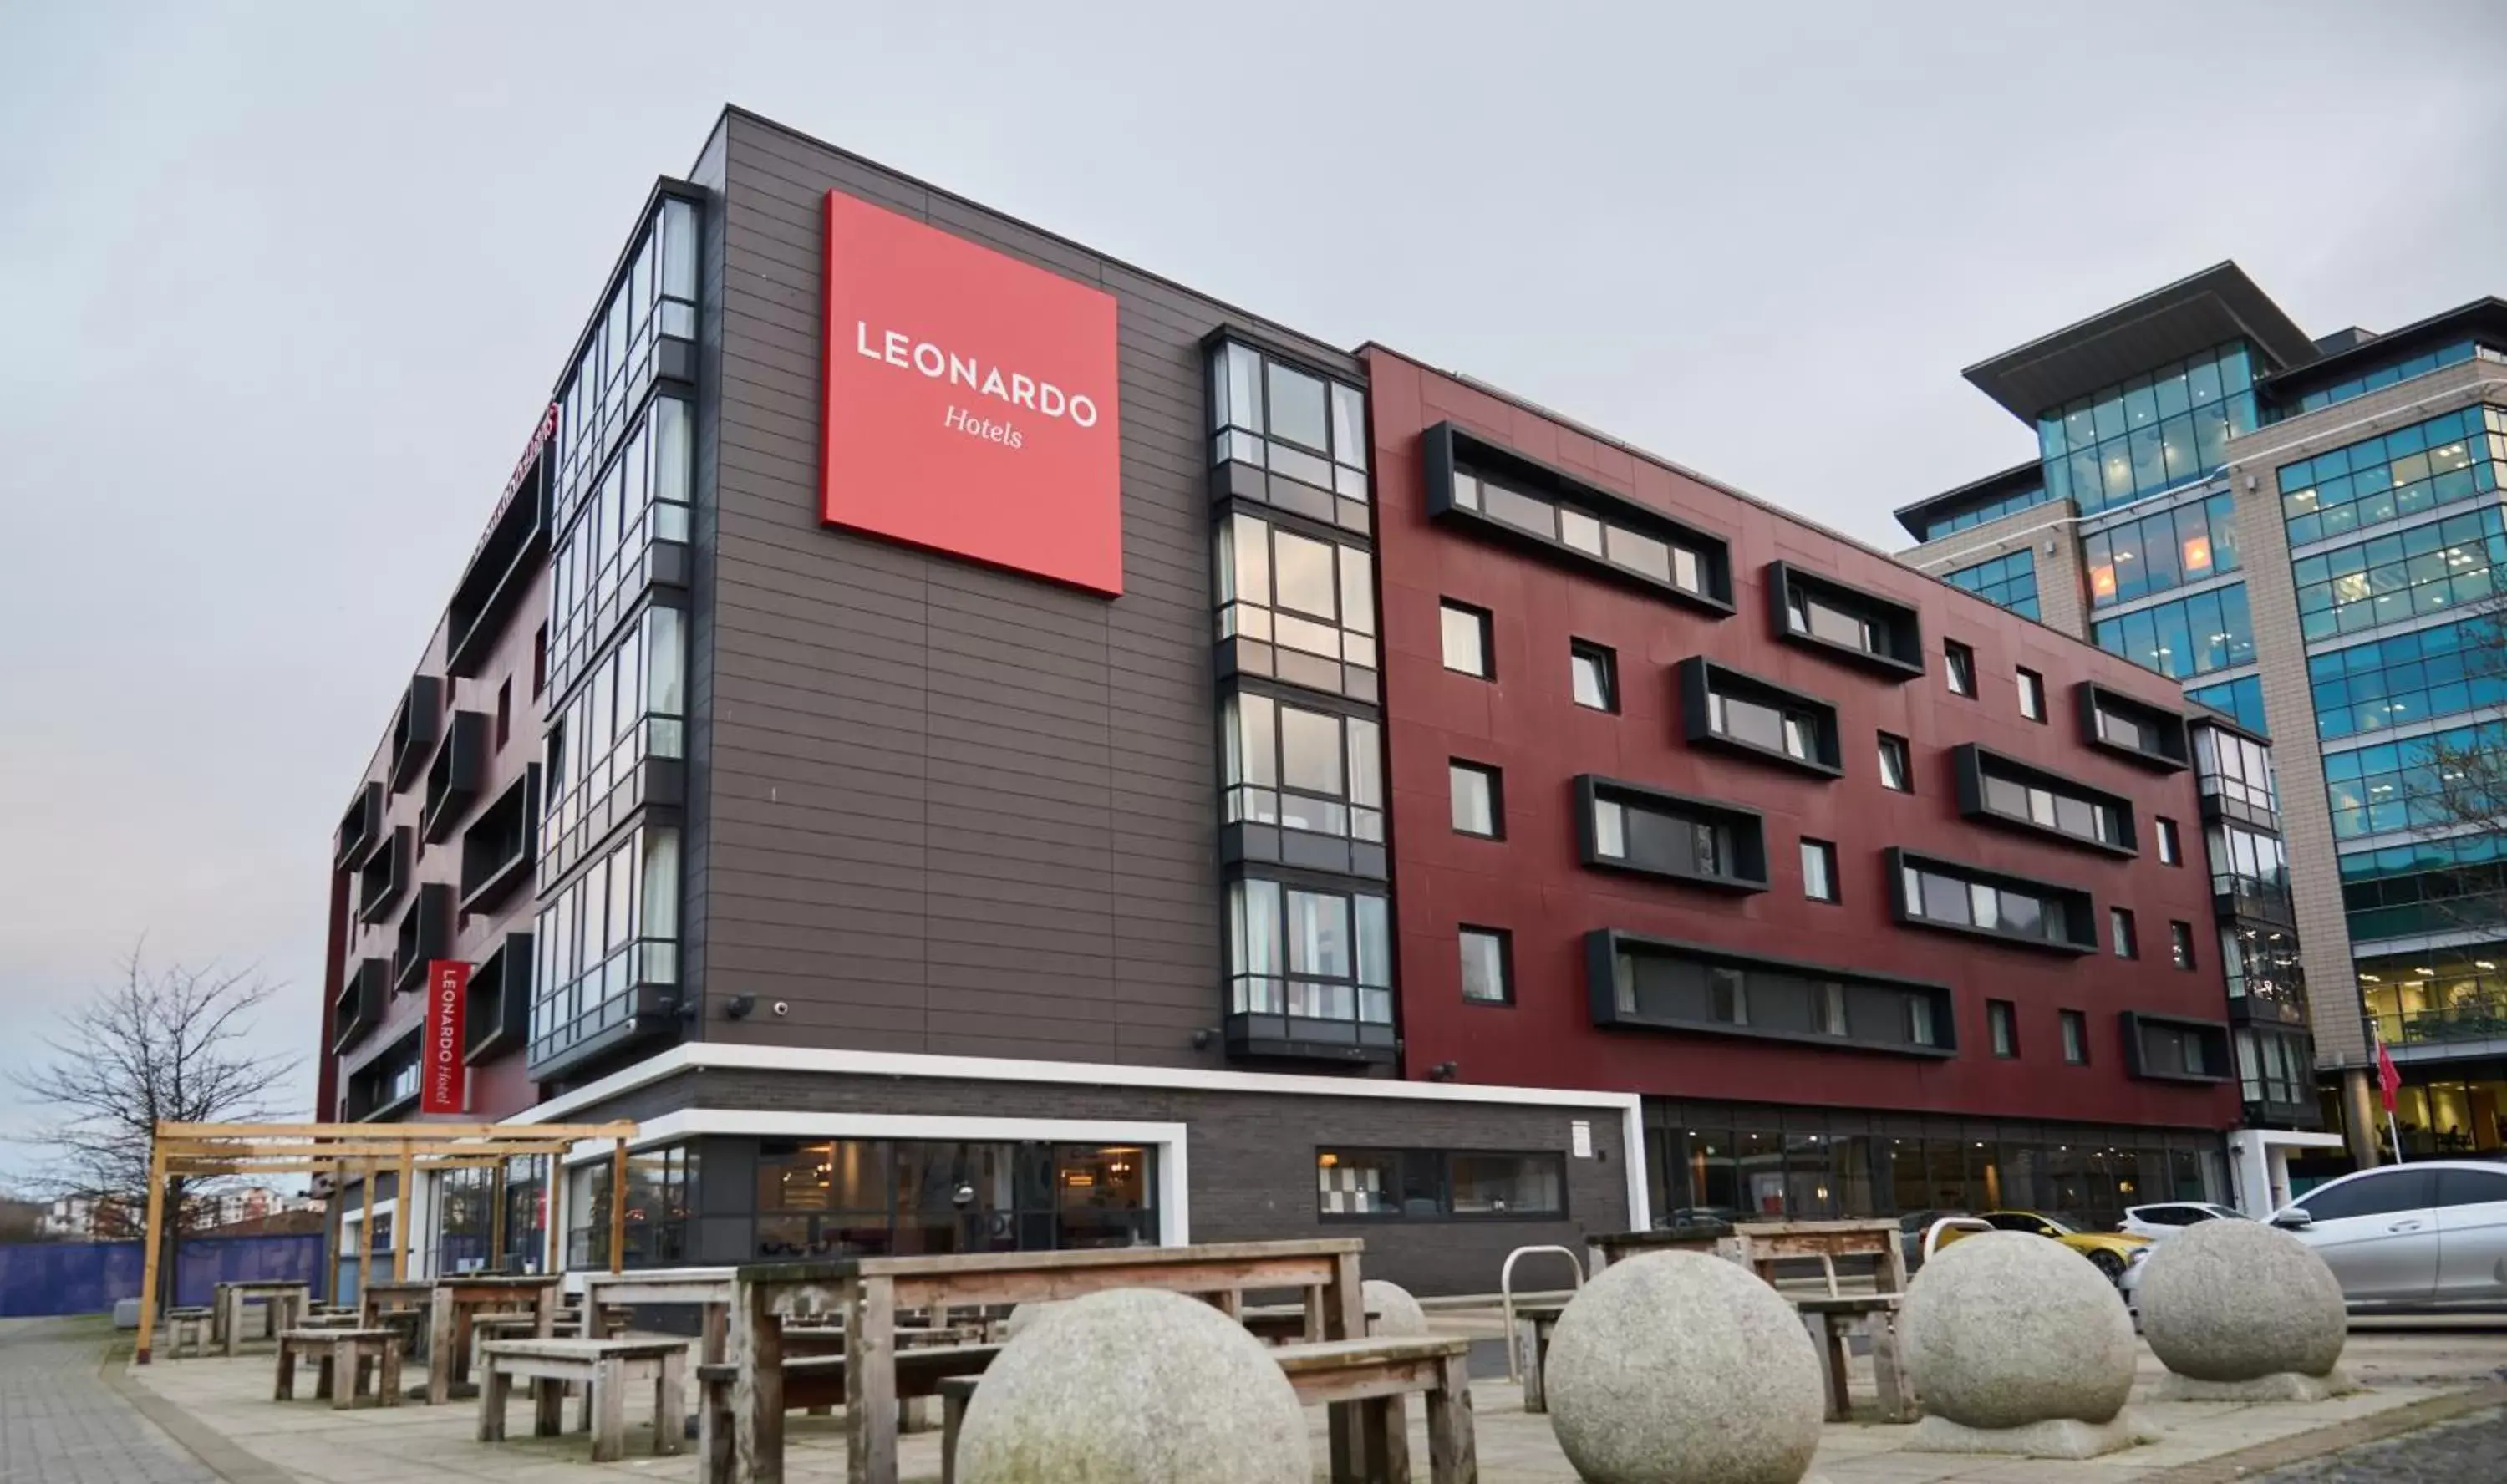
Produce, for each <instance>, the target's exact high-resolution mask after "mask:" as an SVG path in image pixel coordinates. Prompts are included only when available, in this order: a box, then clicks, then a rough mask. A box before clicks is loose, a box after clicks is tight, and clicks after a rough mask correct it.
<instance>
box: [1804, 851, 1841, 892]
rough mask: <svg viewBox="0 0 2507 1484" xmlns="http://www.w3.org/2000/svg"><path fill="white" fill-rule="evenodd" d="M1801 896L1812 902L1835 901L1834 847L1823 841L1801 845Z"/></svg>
mask: <svg viewBox="0 0 2507 1484" xmlns="http://www.w3.org/2000/svg"><path fill="white" fill-rule="evenodd" d="M1801 868H1802V895H1804V896H1806V897H1808V898H1810V899H1811V900H1812V901H1814V902H1833V901H1835V900H1837V889H1836V847H1835V846H1834V845H1831V844H1830V843H1829V842H1827V841H1825V840H1804V841H1803V842H1802V843H1801Z"/></svg>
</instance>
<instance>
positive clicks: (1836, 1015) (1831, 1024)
mask: <svg viewBox="0 0 2507 1484" xmlns="http://www.w3.org/2000/svg"><path fill="white" fill-rule="evenodd" d="M1819 1029H1820V1031H1821V1032H1822V1033H1823V1034H1827V1035H1835V1036H1844V1035H1848V1034H1850V1033H1851V1029H1850V1022H1849V1021H1848V1020H1847V1019H1846V1014H1845V986H1844V985H1842V984H1839V983H1838V982H1836V981H1835V980H1834V979H1832V980H1829V981H1827V982H1826V983H1823V984H1822V985H1821V986H1820V987H1819Z"/></svg>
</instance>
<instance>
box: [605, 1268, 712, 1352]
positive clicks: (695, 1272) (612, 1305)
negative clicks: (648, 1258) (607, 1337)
mask: <svg viewBox="0 0 2507 1484" xmlns="http://www.w3.org/2000/svg"><path fill="white" fill-rule="evenodd" d="M734 1271H735V1270H733V1269H731V1268H666V1269H660V1270H655V1271H648V1272H641V1273H587V1274H585V1275H584V1277H583V1325H582V1329H583V1333H585V1334H587V1335H599V1334H604V1333H606V1332H607V1328H606V1326H607V1325H608V1324H609V1323H610V1322H611V1320H612V1318H613V1316H612V1314H611V1311H613V1310H617V1309H627V1308H632V1307H634V1306H636V1305H637V1304H684V1305H692V1306H694V1307H695V1309H696V1310H697V1314H698V1328H697V1336H698V1337H697V1363H698V1364H700V1365H704V1364H708V1363H711V1362H713V1361H716V1360H720V1359H721V1358H722V1357H723V1352H724V1345H725V1340H724V1335H725V1325H726V1324H727V1323H728V1321H729V1317H730V1313H731V1276H732V1273H733V1272H734Z"/></svg>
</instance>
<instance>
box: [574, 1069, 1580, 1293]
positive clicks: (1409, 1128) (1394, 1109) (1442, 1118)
mask: <svg viewBox="0 0 2507 1484" xmlns="http://www.w3.org/2000/svg"><path fill="white" fill-rule="evenodd" d="M686 1107H707V1108H744V1109H751V1110H761V1111H791V1112H796V1113H799V1112H813V1113H824V1112H859V1113H888V1114H905V1115H913V1114H930V1115H937V1116H951V1117H963V1118H1028V1117H1037V1116H1050V1117H1054V1118H1071V1119H1082V1120H1086V1119H1104V1120H1108V1121H1111V1120H1118V1119H1119V1120H1131V1121H1151V1122H1166V1123H1183V1124H1187V1125H1189V1126H1190V1132H1189V1134H1188V1135H1187V1136H1186V1137H1187V1142H1186V1144H1185V1149H1186V1153H1187V1156H1188V1158H1189V1160H1190V1165H1191V1169H1190V1173H1189V1186H1190V1193H1191V1200H1192V1237H1193V1240H1194V1241H1196V1242H1251V1241H1267V1240H1282V1239H1290V1238H1298V1237H1328V1236H1360V1237H1364V1238H1365V1239H1366V1273H1367V1276H1369V1277H1371V1278H1385V1279H1390V1280H1392V1281H1393V1282H1395V1283H1398V1284H1399V1285H1402V1286H1403V1287H1405V1288H1409V1289H1411V1290H1412V1291H1414V1292H1420V1293H1464V1292H1491V1291H1494V1290H1495V1289H1496V1287H1497V1281H1498V1269H1499V1267H1500V1266H1501V1265H1502V1264H1503V1263H1504V1262H1505V1261H1506V1255H1507V1253H1508V1252H1509V1251H1512V1250H1513V1249H1516V1248H1518V1247H1526V1246H1535V1245H1541V1244H1557V1245H1560V1246H1565V1247H1570V1248H1574V1249H1577V1250H1578V1251H1581V1250H1582V1239H1583V1237H1584V1236H1585V1235H1586V1234H1587V1233H1594V1232H1614V1231H1624V1230H1626V1229H1627V1227H1628V1225H1629V1221H1628V1211H1627V1179H1628V1172H1627V1166H1626V1163H1625V1161H1626V1159H1627V1157H1628V1153H1627V1150H1626V1149H1625V1147H1624V1146H1623V1143H1622V1137H1621V1136H1622V1131H1623V1129H1622V1124H1621V1121H1620V1117H1619V1114H1618V1113H1617V1111H1616V1110H1614V1109H1609V1108H1548V1107H1533V1106H1515V1105H1508V1104H1479V1103H1446V1102H1430V1101H1425V1100H1413V1099H1407V1098H1402V1099H1387V1098H1328V1097H1307V1096H1303V1095H1298V1096H1287V1095H1281V1094H1272V1093H1239V1092H1198V1091H1180V1090H1169V1089H1164V1088H1125V1087H1117V1086H1111V1085H1102V1086H1075V1085H1072V1084H1067V1083H1056V1084H1051V1085H1049V1086H1047V1085H1039V1084H1036V1083H1032V1082H986V1081H973V1080H954V1079H945V1080H944V1079H938V1078H921V1077H911V1078H907V1077H854V1076H828V1075H820V1074H812V1073H799V1072H757V1071H721V1070H705V1071H697V1072H690V1073H686V1074H683V1075H680V1076H677V1077H673V1078H671V1079H669V1080H667V1081H663V1082H658V1083H654V1084H652V1085H650V1086H647V1087H642V1088H638V1089H636V1090H635V1091H634V1092H632V1093H628V1094H626V1095H623V1096H621V1097H619V1098H617V1099H614V1100H612V1101H610V1102H607V1103H603V1104H599V1106H597V1107H589V1108H584V1109H581V1110H579V1111H578V1112H576V1113H573V1114H569V1115H568V1116H569V1118H573V1119H580V1120H585V1121H594V1122H597V1121H599V1120H600V1119H604V1118H651V1117H655V1116H657V1115H659V1114H661V1113H663V1112H669V1111H674V1110H676V1109H679V1108H686ZM1579 1119H1581V1120H1583V1121H1585V1122H1587V1123H1589V1124H1590V1125H1591V1126H1592V1133H1593V1149H1594V1152H1595V1154H1596V1156H1597V1157H1596V1158H1593V1159H1574V1158H1570V1159H1569V1160H1568V1161H1567V1180H1568V1190H1567V1217H1566V1219H1564V1220H1557V1221H1474V1220H1458V1221H1436V1222H1391V1221H1388V1222H1358V1223H1353V1222H1329V1221H1326V1220H1324V1219H1323V1218H1322V1217H1321V1216H1320V1215H1319V1214H1318V1213H1317V1212H1316V1209H1315V1208H1316V1203H1315V1152H1316V1150H1317V1149H1319V1148H1325V1147H1334V1146H1337V1147H1359V1148H1362V1147H1370V1146H1372V1147H1410V1148H1439V1149H1493V1150H1495V1149H1502V1150H1556V1151H1558V1152H1561V1153H1566V1152H1568V1151H1569V1150H1570V1149H1571V1148H1572V1143H1571V1140H1572V1134H1571V1130H1570V1127H1569V1125H1570V1124H1571V1123H1573V1122H1574V1121H1576V1120H1579ZM1527 1276H1528V1277H1529V1276H1531V1275H1529V1274H1527ZM1533 1281H1534V1282H1537V1283H1540V1284H1544V1285H1545V1284H1549V1283H1552V1282H1555V1281H1556V1279H1555V1275H1554V1274H1553V1275H1551V1276H1549V1277H1539V1278H1535V1279H1534V1280H1533Z"/></svg>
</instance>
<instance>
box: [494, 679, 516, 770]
mask: <svg viewBox="0 0 2507 1484" xmlns="http://www.w3.org/2000/svg"><path fill="white" fill-rule="evenodd" d="M513 736H514V677H513V676H511V675H507V676H506V677H505V678H504V680H503V681H502V682H501V683H499V684H498V685H497V687H496V750H497V751H499V752H502V751H504V750H505V743H506V742H510V741H512V740H513Z"/></svg>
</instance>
